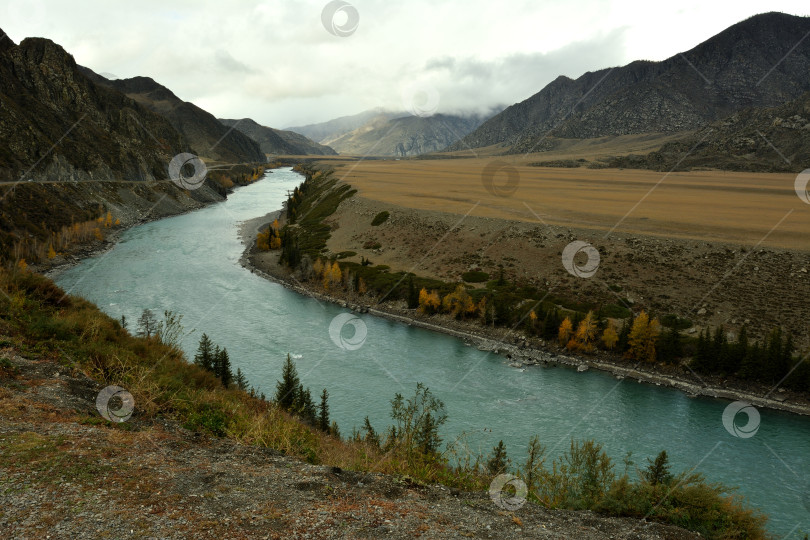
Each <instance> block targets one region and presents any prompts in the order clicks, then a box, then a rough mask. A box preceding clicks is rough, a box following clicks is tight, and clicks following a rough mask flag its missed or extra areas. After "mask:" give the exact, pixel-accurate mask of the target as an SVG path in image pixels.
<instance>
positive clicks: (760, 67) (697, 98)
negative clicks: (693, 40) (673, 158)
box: [450, 12, 810, 153]
mask: <svg viewBox="0 0 810 540" xmlns="http://www.w3.org/2000/svg"><path fill="white" fill-rule="evenodd" d="M808 32H810V17H797V16H793V15H787V14H784V13H777V12H770V13H764V14H760V15H755V16H753V17H750V18H748V19H746V20H744V21H741V22H739V23H736V24H734V25H732V26H730V27H729V28H727V29H725V30H723V31H722V32H720V33H718V34H717V35H715V36H713V37H711V38H709V39H708V40H706V41H704V42H703V43H700V44H698V45H696V46H695V47H693V48H692V49H690V50H688V51H684V52H683V53H678V54H675V55H673V56H672V57H670V58H668V59H666V60H663V61H660V62H653V61H648V60H636V61H634V62H631V63H629V64H627V65H625V66H622V67H617V68H611V69H602V70H598V71H594V72H588V73H584V74H583V75H581V76H580V77H578V78H576V79H569V78H568V77H564V76H560V77H557V78H556V79H554V80H553V81H552V82H551V83H549V84H548V85H547V86H546V87H545V88H543V89H541V90H540V91H539V92H538V93H536V94H534V95H533V96H531V97H529V98H528V99H526V100H524V101H522V102H520V103H517V104H515V105H512V106H510V107H508V108H506V109H505V110H504V111H503V112H502V113H500V114H498V115H496V116H495V117H493V118H491V119H490V120H488V121H487V122H485V123H484V124H482V125H481V127H479V128H478V129H477V130H475V131H474V132H473V133H470V134H469V135H467V136H466V137H465V138H464V140H463V141H461V142H459V143H456V144H454V145H453V146H451V147H450V150H463V149H464V148H476V147H484V146H492V145H501V146H504V147H507V148H508V150H507V151H509V152H515V153H522V152H534V151H539V150H542V144H541V143H542V142H543V141H544V140H545V138H546V137H547V136H549V135H554V136H556V137H563V138H591V137H600V136H608V135H628V134H639V133H655V132H679V131H688V130H694V129H698V128H700V127H702V126H704V125H706V124H707V123H709V122H712V121H715V120H717V119H719V118H722V117H723V116H726V115H728V114H731V113H733V112H735V111H739V110H741V109H743V108H745V107H774V106H778V105H781V104H783V103H785V102H786V101H789V100H791V99H796V98H797V97H798V96H800V95H801V94H802V93H803V92H805V91H808V90H810V79H808V78H807V77H806V74H807V73H808V72H810V39H806V40H803V41H802V38H803V37H804V36H806V35H807V33H808ZM788 53H789V54H788Z"/></svg>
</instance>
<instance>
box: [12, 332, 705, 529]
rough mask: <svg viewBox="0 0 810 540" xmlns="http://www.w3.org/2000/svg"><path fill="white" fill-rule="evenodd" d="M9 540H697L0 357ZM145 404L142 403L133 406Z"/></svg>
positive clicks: (41, 363)
mask: <svg viewBox="0 0 810 540" xmlns="http://www.w3.org/2000/svg"><path fill="white" fill-rule="evenodd" d="M0 357H2V358H5V359H7V360H10V361H11V363H12V364H13V366H14V368H13V369H4V370H2V371H0V537H2V538H15V539H16V538H21V539H22V538H32V539H33V538H36V539H41V538H71V539H74V538H76V539H98V538H116V539H117V538H217V539H221V538H313V539H314V538H459V537H469V538H554V539H563V538H582V539H601V538H617V539H618V538H626V539H639V540H640V539H650V540H652V539H662V540H663V539H672V540H680V539H690V538H700V536H699V535H695V534H692V533H689V532H686V531H683V530H681V529H677V528H674V527H669V526H664V525H660V524H655V523H645V522H641V521H638V520H632V519H617V518H605V517H602V516H598V515H595V514H592V513H590V512H568V511H549V510H546V509H544V508H541V507H538V506H536V505H530V504H527V505H525V506H523V507H522V508H521V509H519V510H517V511H515V512H507V511H503V510H500V509H499V508H498V507H496V506H495V505H494V504H493V503H492V501H491V500H490V499H489V497H488V495H487V494H486V493H463V492H462V493H459V492H456V491H451V490H449V489H447V488H445V487H443V486H423V485H417V484H414V483H413V482H411V481H409V480H408V479H407V478H395V477H391V476H384V475H380V474H374V473H371V474H366V473H359V472H353V471H346V470H340V469H337V468H333V467H329V466H324V465H311V464H307V463H303V462H300V461H297V460H294V459H290V458H288V457H285V456H282V455H279V454H278V453H276V452H274V451H272V450H267V449H263V448H259V447H251V446H244V445H240V444H235V443H233V442H232V441H229V440H226V439H215V438H210V437H207V436H204V435H201V434H199V433H192V432H190V431H188V430H186V429H184V428H182V427H180V426H178V425H176V424H175V423H174V422H172V421H167V420H162V419H158V420H147V419H143V418H139V417H138V415H137V406H136V414H135V415H134V416H133V417H132V418H131V419H130V420H129V421H127V422H126V423H124V424H121V425H115V426H114V425H111V424H109V423H108V422H106V421H104V420H103V419H101V418H100V416H99V414H98V413H97V412H96V411H95V407H94V403H95V397H96V395H97V393H98V391H99V390H100V389H101V388H100V385H98V384H97V383H95V382H94V381H92V380H90V379H88V378H87V377H85V376H84V375H83V374H81V373H66V372H65V369H64V368H62V367H60V366H58V365H56V364H54V363H53V362H52V361H50V360H44V359H43V360H37V359H26V358H22V357H20V356H19V355H17V354H16V353H15V352H14V351H13V350H12V349H9V348H7V349H3V350H2V351H0ZM136 405H137V404H136Z"/></svg>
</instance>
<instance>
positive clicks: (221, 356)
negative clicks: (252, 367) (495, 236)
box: [216, 346, 233, 388]
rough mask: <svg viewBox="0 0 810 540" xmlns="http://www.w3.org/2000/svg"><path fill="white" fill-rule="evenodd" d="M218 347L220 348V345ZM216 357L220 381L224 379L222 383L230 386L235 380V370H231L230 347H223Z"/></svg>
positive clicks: (217, 374) (226, 386)
mask: <svg viewBox="0 0 810 540" xmlns="http://www.w3.org/2000/svg"><path fill="white" fill-rule="evenodd" d="M217 349H219V347H218V346H217ZM216 358H217V359H216V366H217V373H216V376H217V377H219V380H220V381H222V385H223V386H224V387H225V388H228V387H229V386H230V385H231V382H233V371H231V358H230V356H229V355H228V349H222V350H221V351H219V352H218V354H217V355H216Z"/></svg>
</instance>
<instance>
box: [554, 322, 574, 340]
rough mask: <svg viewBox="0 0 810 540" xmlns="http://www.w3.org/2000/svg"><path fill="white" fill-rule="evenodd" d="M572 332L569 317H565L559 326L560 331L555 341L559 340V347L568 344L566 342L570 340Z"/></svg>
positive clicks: (572, 328)
mask: <svg viewBox="0 0 810 540" xmlns="http://www.w3.org/2000/svg"><path fill="white" fill-rule="evenodd" d="M573 331H574V325H573V324H571V317H566V318H565V319H564V320H563V322H562V324H560V329H559V331H558V332H557V339H559V340H560V345H565V344H566V343H568V340H570V339H571V334H572V333H573Z"/></svg>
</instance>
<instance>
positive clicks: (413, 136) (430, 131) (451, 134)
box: [290, 109, 488, 157]
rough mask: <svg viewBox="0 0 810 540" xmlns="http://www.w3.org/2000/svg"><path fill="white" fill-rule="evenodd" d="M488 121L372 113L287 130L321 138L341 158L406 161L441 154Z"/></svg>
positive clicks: (472, 117) (471, 117) (481, 117)
mask: <svg viewBox="0 0 810 540" xmlns="http://www.w3.org/2000/svg"><path fill="white" fill-rule="evenodd" d="M487 118H488V116H485V115H480V114H469V115H464V116H462V115H447V114H434V115H432V116H424V117H423V116H414V115H412V114H409V113H407V112H396V111H385V110H381V109H372V110H370V111H365V112H362V113H360V114H357V115H354V116H345V117H341V118H337V119H335V120H330V121H329V122H324V123H322V124H311V125H309V126H303V127H293V128H290V130H291V131H296V132H298V133H301V134H302V135H308V136H322V137H323V138H322V139H320V142H321V144H326V145H329V146H330V147H331V148H334V149H335V150H337V151H338V152H339V153H341V154H350V155H374V156H396V157H408V156H417V155H421V154H427V153H431V152H438V151H440V150H443V149H444V148H447V146H449V145H451V144H453V143H455V142H457V141H458V140H460V139H461V138H462V137H464V136H465V135H467V134H468V133H470V132H471V131H473V130H474V129H475V128H477V127H478V126H480V125H481V123H482V122H483V121H484V120H486V119H487Z"/></svg>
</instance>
